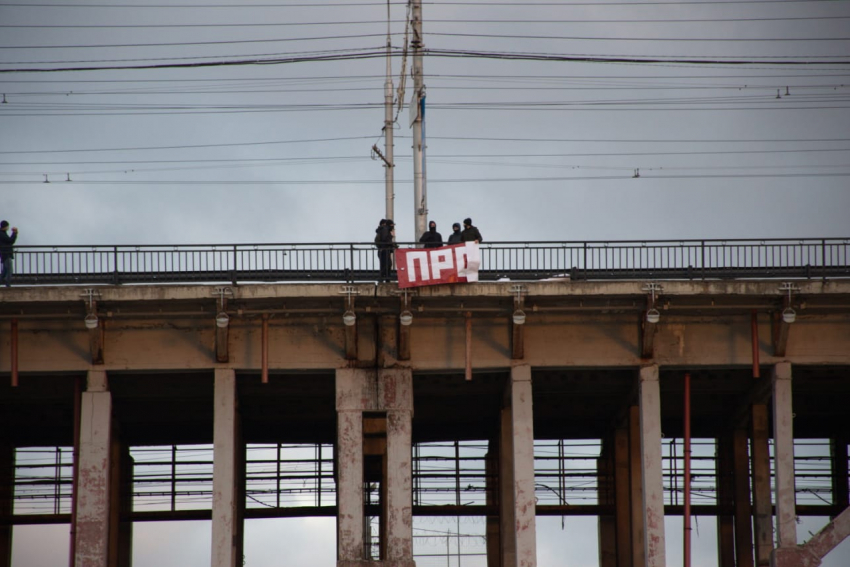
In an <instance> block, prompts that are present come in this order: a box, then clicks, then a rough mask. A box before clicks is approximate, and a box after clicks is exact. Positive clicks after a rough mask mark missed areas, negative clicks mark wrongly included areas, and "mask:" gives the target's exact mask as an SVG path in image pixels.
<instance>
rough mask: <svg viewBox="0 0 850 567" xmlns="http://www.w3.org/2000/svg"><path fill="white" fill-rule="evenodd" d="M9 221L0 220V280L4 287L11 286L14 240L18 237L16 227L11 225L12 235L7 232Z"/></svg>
mask: <svg viewBox="0 0 850 567" xmlns="http://www.w3.org/2000/svg"><path fill="white" fill-rule="evenodd" d="M8 230H9V221H2V222H0V263H2V270H0V282H3V283H4V284H6V287H11V286H12V258H14V257H15V253H14V247H13V245H14V244H15V241H16V240H17V239H18V227H16V226H13V227H12V236H9V234H8Z"/></svg>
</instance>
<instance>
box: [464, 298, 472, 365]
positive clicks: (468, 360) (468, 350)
mask: <svg viewBox="0 0 850 567" xmlns="http://www.w3.org/2000/svg"><path fill="white" fill-rule="evenodd" d="M465 377H466V379H467V380H472V313H470V312H469V311H467V312H466V374H465Z"/></svg>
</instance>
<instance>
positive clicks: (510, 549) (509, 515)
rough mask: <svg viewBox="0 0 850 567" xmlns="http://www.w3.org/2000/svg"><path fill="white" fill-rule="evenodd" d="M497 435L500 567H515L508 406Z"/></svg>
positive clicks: (512, 449)
mask: <svg viewBox="0 0 850 567" xmlns="http://www.w3.org/2000/svg"><path fill="white" fill-rule="evenodd" d="M500 418H501V422H502V423H501V428H500V434H499V519H500V526H499V531H500V532H501V538H500V543H501V562H500V565H501V567H515V566H516V564H517V559H516V537H515V536H514V532H515V530H516V528H515V526H516V508H515V506H514V467H513V461H512V458H513V453H514V447H513V442H514V438H513V435H512V429H511V427H512V423H513V422H512V419H513V417H512V414H511V408H510V406H509V405H505V406H504V407H503V408H502V411H501V415H500Z"/></svg>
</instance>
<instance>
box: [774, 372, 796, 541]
mask: <svg viewBox="0 0 850 567" xmlns="http://www.w3.org/2000/svg"><path fill="white" fill-rule="evenodd" d="M772 378H773V443H774V445H773V449H774V462H775V463H776V464H775V468H776V477H775V482H776V485H775V492H776V536H777V547H796V546H797V511H796V501H795V492H794V425H793V409H792V404H791V364H790V363H788V362H780V363H778V364H776V365H775V366H774V367H773V377H772Z"/></svg>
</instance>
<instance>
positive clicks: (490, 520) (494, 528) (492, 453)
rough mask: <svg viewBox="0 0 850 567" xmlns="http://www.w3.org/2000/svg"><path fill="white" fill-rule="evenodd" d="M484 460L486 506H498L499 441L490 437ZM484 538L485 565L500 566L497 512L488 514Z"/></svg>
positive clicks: (499, 527) (499, 537) (500, 547)
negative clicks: (485, 548) (485, 541)
mask: <svg viewBox="0 0 850 567" xmlns="http://www.w3.org/2000/svg"><path fill="white" fill-rule="evenodd" d="M484 460H485V465H484V466H485V474H486V475H487V478H486V480H485V485H486V491H487V492H486V494H487V496H486V498H487V500H486V503H487V506H494V507H496V508H498V506H499V443H498V441H497V440H495V439H490V441H489V442H488V446H487V454H486V455H485V456H484ZM486 522H487V524H486V528H485V529H486V532H485V533H486V538H487V567H502V558H501V554H500V552H501V549H502V544H501V525H500V517H499V515H498V514H496V515H489V516H487V519H486Z"/></svg>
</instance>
